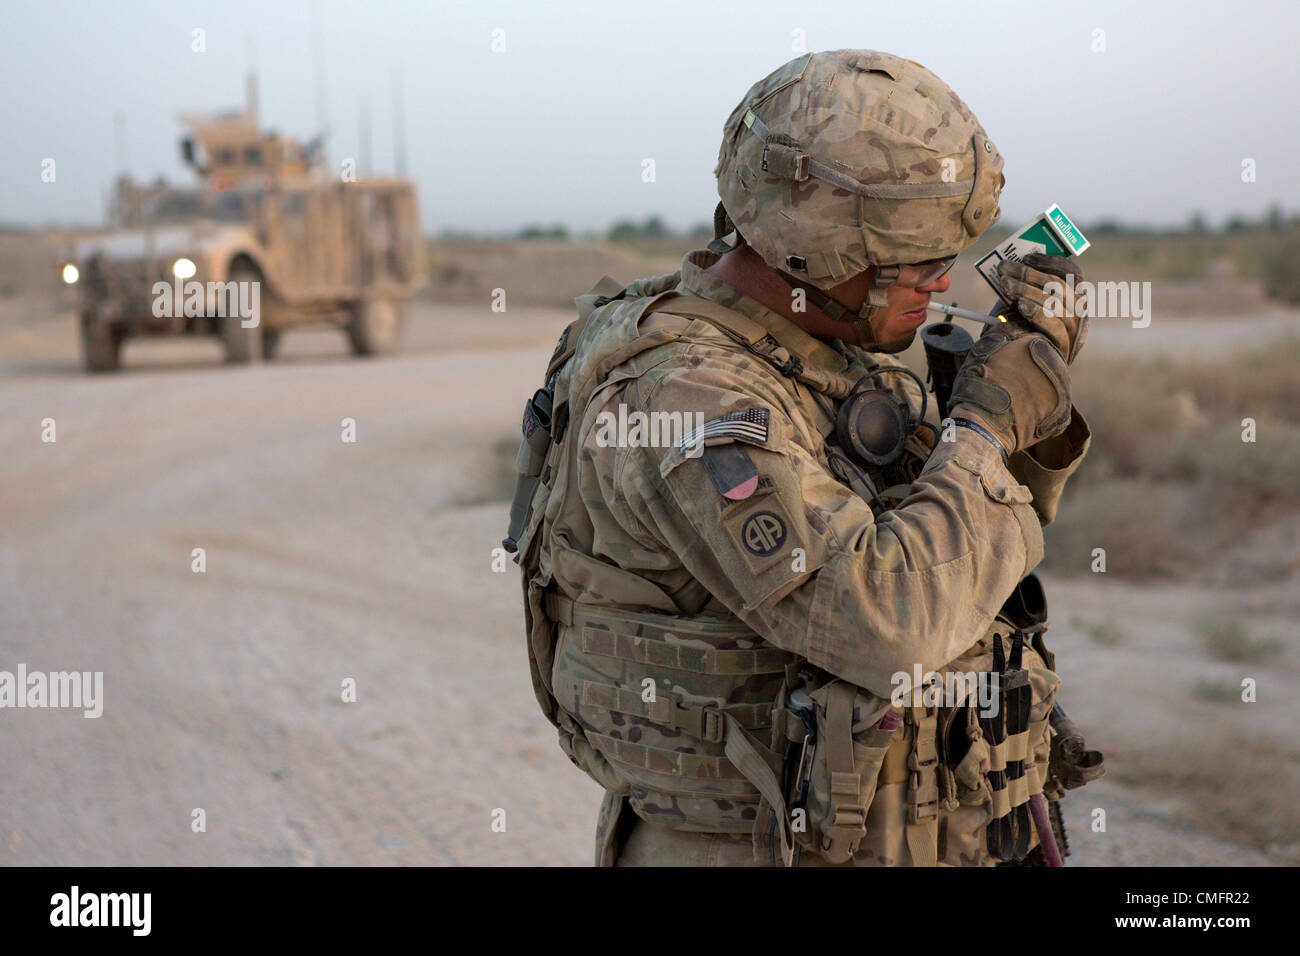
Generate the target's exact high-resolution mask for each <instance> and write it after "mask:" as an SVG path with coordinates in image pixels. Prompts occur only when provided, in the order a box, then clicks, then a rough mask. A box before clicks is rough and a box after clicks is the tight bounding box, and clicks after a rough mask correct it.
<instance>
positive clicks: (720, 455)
mask: <svg viewBox="0 0 1300 956" xmlns="http://www.w3.org/2000/svg"><path fill="white" fill-rule="evenodd" d="M703 460H704V467H705V469H706V470H707V471H708V473H709V477H710V478H712V479H713V487H715V488H717V489H718V494H720V495H722V497H724V498H729V499H731V500H732V501H743V500H744V499H746V498H748V497H749V496H750V495H752V494H753V493H754V492H755V491H757V490H758V467H757V466H756V465H755V464H754V459H752V458H750V457H749V452H747V451H745V447H744V446H743V445H739V444H736V443H734V442H733V443H732V444H730V445H708V446H706V447H705V449H704V456H703Z"/></svg>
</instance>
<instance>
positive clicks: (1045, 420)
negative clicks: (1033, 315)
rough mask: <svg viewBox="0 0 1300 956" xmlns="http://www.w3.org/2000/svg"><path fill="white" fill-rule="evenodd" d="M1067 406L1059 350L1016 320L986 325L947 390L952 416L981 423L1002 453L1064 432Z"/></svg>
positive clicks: (1066, 379) (1067, 391)
mask: <svg viewBox="0 0 1300 956" xmlns="http://www.w3.org/2000/svg"><path fill="white" fill-rule="evenodd" d="M1070 407H1071V406H1070V373H1069V370H1068V369H1067V368H1066V367H1065V359H1064V358H1062V353H1061V352H1059V351H1058V350H1057V349H1056V347H1055V346H1054V345H1053V344H1052V343H1051V342H1050V341H1048V339H1047V337H1046V336H1045V335H1043V334H1042V333H1040V332H1033V331H1030V329H1029V328H1028V327H1027V325H1026V324H1025V323H1022V322H1009V323H1004V324H1001V325H991V326H989V327H988V328H987V329H986V330H985V332H984V334H983V335H981V336H980V337H979V338H978V339H977V340H976V342H975V345H974V346H973V347H972V348H971V350H970V354H969V355H968V356H967V358H966V361H965V362H964V363H963V364H962V367H961V369H960V370H958V372H957V378H956V380H955V381H954V383H953V388H952V400H951V414H952V417H953V418H970V419H974V420H976V421H978V422H979V423H980V424H982V425H984V426H985V427H986V428H988V429H989V430H990V431H991V432H992V433H993V434H994V435H995V436H996V437H997V439H998V441H1000V442H1001V443H1002V447H1003V448H1005V449H1006V452H1007V454H1008V455H1010V454H1011V453H1012V452H1015V451H1019V450H1020V449H1022V448H1028V447H1029V446H1031V445H1033V444H1035V443H1037V442H1040V441H1042V440H1043V439H1044V438H1050V437H1051V436H1053V435H1059V434H1060V433H1061V432H1063V431H1065V429H1066V428H1067V427H1068V426H1069V424H1070Z"/></svg>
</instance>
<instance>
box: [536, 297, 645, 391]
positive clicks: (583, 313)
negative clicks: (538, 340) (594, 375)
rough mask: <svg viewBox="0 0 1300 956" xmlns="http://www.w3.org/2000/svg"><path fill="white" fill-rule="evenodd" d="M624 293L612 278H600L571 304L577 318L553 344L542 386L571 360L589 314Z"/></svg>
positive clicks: (589, 316)
mask: <svg viewBox="0 0 1300 956" xmlns="http://www.w3.org/2000/svg"><path fill="white" fill-rule="evenodd" d="M626 292H627V287H626V286H624V285H623V283H621V282H619V281H618V280H617V279H615V278H614V277H613V276H601V279H600V281H599V282H597V283H596V284H595V285H594V286H592V288H591V291H590V292H587V293H585V294H583V295H580V296H578V297H577V298H576V299H574V300H573V304H574V305H576V306H577V307H578V317H577V318H576V319H574V320H573V321H572V322H570V323H569V324H568V326H566V327H565V329H564V332H563V333H561V335H560V341H558V342H556V343H555V351H554V352H552V353H551V360H550V361H549V362H547V363H546V378H545V380H544V382H543V384H545V383H546V382H549V381H550V380H551V376H552V375H554V374H555V373H556V372H558V371H559V370H560V369H561V368H562V367H563V366H564V363H565V362H567V361H568V360H569V359H571V358H573V353H574V352H576V351H577V349H578V340H579V339H581V338H582V331H583V329H585V328H586V327H587V320H588V319H590V318H591V314H592V313H593V312H595V311H596V310H597V309H598V308H600V307H601V306H602V305H606V304H608V303H610V302H613V301H614V300H615V299H621V298H623V296H624V294H625V293H626Z"/></svg>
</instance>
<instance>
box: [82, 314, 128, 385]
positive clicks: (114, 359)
mask: <svg viewBox="0 0 1300 956" xmlns="http://www.w3.org/2000/svg"><path fill="white" fill-rule="evenodd" d="M121 350H122V335H121V333H120V332H118V330H117V329H115V328H113V326H112V325H110V324H109V323H107V322H98V321H96V320H94V319H82V320H81V358H82V363H83V364H84V365H85V368H86V371H87V372H116V371H117V368H118V364H119V360H120V358H121Z"/></svg>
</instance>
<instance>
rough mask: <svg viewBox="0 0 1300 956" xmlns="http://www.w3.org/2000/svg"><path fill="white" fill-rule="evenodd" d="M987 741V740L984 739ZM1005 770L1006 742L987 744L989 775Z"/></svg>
mask: <svg viewBox="0 0 1300 956" xmlns="http://www.w3.org/2000/svg"><path fill="white" fill-rule="evenodd" d="M986 739H987V738H986ZM1006 769H1007V742H1006V741H1005V740H1003V741H1001V742H999V743H996V744H989V768H988V772H989V773H995V772H997V771H999V770H1006Z"/></svg>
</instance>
